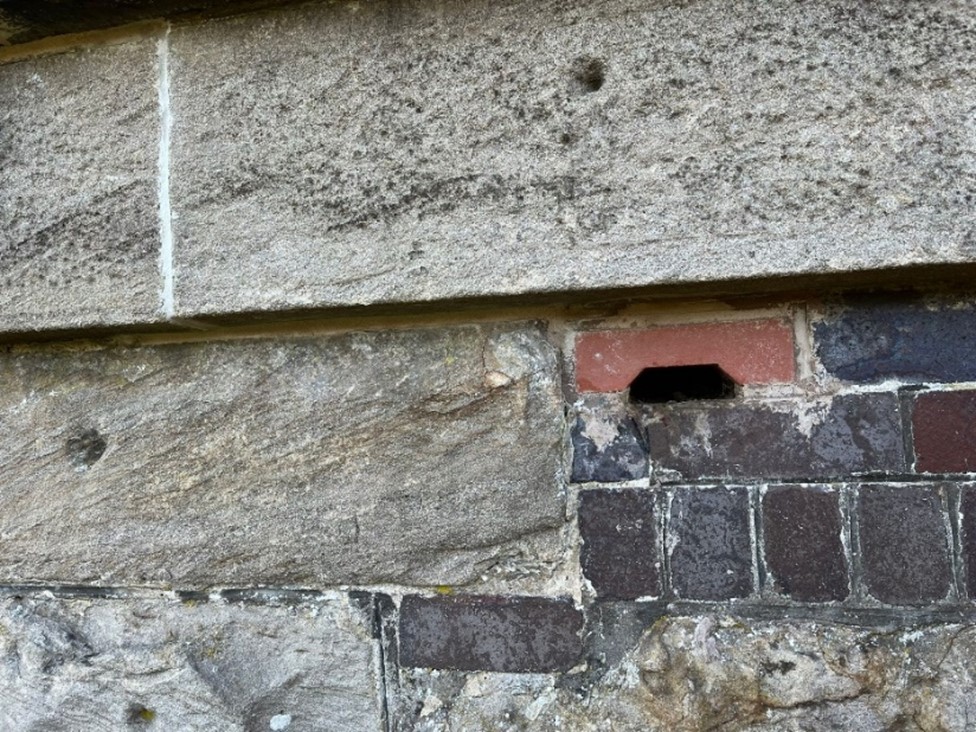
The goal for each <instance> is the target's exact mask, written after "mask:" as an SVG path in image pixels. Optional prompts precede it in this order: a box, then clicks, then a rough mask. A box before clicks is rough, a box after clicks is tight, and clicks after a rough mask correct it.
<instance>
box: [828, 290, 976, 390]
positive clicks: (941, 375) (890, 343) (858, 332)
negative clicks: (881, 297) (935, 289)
mask: <svg viewBox="0 0 976 732" xmlns="http://www.w3.org/2000/svg"><path fill="white" fill-rule="evenodd" d="M814 338H815V342H816V350H817V355H818V356H819V357H820V361H821V362H822V363H823V365H824V368H826V369H827V371H828V372H829V373H831V374H833V375H834V376H836V377H838V378H840V379H845V380H848V381H880V380H883V379H891V378H898V379H903V380H907V381H911V380H914V381H974V380H976V311H974V308H973V305H972V304H971V303H966V304H961V303H953V304H949V305H947V304H945V303H940V304H937V305H929V304H927V303H924V302H904V301H902V302H898V301H880V302H878V301H875V302H872V301H853V302H851V303H850V304H849V308H847V309H844V310H841V311H840V312H834V313H830V314H828V315H827V316H826V317H825V319H824V320H823V321H821V322H818V323H816V324H815V326H814Z"/></svg>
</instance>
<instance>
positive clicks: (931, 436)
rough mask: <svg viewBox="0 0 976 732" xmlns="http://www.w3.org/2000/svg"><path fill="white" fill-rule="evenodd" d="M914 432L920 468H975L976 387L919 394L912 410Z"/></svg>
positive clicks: (954, 470)
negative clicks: (973, 389)
mask: <svg viewBox="0 0 976 732" xmlns="http://www.w3.org/2000/svg"><path fill="white" fill-rule="evenodd" d="M912 435H913V438H914V440H915V469H916V470H918V471H919V472H922V473H970V472H974V471H976V391H933V392H928V393H925V394H919V395H918V396H917V397H916V398H915V404H914V408H913V410H912Z"/></svg>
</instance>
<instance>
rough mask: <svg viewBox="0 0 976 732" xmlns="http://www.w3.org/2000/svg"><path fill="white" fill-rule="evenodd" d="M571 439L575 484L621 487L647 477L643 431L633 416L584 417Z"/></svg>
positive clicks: (599, 415)
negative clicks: (608, 484)
mask: <svg viewBox="0 0 976 732" xmlns="http://www.w3.org/2000/svg"><path fill="white" fill-rule="evenodd" d="M571 438H572V442H573V473H572V480H573V482H574V483H591V482H598V483H617V482H620V481H626V480H636V479H639V478H643V477H645V476H646V475H647V444H646V442H645V440H644V434H643V430H642V429H641V427H640V425H639V424H638V423H637V421H636V420H635V419H633V418H632V417H630V416H629V415H626V414H619V413H617V414H614V415H607V414H601V413H599V412H585V413H581V414H580V415H579V417H578V418H577V419H576V422H575V423H574V424H573V428H572V431H571Z"/></svg>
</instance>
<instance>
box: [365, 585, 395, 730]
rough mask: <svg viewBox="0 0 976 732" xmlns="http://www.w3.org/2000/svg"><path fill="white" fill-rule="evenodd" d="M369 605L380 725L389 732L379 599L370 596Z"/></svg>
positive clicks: (388, 708) (384, 631) (388, 709)
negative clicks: (373, 630) (377, 670)
mask: <svg viewBox="0 0 976 732" xmlns="http://www.w3.org/2000/svg"><path fill="white" fill-rule="evenodd" d="M370 603H371V604H372V608H371V610H372V613H373V618H372V621H373V624H374V625H373V627H374V628H375V631H376V644H377V649H378V656H379V658H378V663H379V682H380V683H379V687H380V688H379V695H380V724H381V725H382V727H383V732H390V730H391V729H392V726H391V721H390V704H389V699H388V689H387V682H386V675H387V661H388V659H387V654H386V637H385V636H386V628H385V627H384V622H383V620H384V619H383V612H382V610H381V609H380V602H379V598H378V597H377V596H376V594H375V593H371V594H370Z"/></svg>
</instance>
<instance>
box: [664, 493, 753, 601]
mask: <svg viewBox="0 0 976 732" xmlns="http://www.w3.org/2000/svg"><path fill="white" fill-rule="evenodd" d="M750 513H751V512H750V507H749V492H748V490H747V489H745V488H742V487H736V488H725V487H718V488H690V487H680V488H677V489H676V490H675V494H674V498H673V500H672V501H671V511H670V518H669V522H668V546H669V548H670V555H671V578H672V579H671V581H672V585H673V587H674V591H675V593H677V595H678V597H680V598H682V599H685V600H730V599H732V598H736V597H746V596H747V595H750V594H752V590H753V586H752V542H751V535H750V530H749V524H750Z"/></svg>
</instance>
